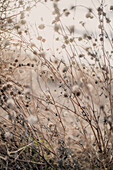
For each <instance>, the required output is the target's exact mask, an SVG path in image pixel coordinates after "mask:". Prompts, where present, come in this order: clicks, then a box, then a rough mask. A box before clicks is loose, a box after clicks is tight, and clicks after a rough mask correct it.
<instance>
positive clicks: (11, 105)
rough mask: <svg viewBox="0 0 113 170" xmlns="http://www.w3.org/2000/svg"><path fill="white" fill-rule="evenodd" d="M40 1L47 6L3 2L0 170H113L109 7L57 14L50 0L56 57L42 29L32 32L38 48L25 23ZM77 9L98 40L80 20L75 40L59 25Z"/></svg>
mask: <svg viewBox="0 0 113 170" xmlns="http://www.w3.org/2000/svg"><path fill="white" fill-rule="evenodd" d="M37 2H38V3H42V4H44V5H46V4H47V3H50V2H48V1H45V2H43V1H21V0H19V1H18V0H17V1H16V2H15V3H13V2H12V1H10V0H9V1H3V0H2V1H1V2H0V7H1V11H0V18H1V20H0V34H1V39H0V42H1V45H0V168H1V169H20V168H24V169H51V170H52V169H70V170H71V169H105V170H106V169H108V170H111V169H112V166H113V70H112V69H113V64H112V63H113V61H112V54H113V37H112V33H111V32H112V29H113V28H112V24H111V23H112V21H111V18H109V17H108V16H107V12H106V6H105V4H104V2H103V1H102V0H101V3H100V5H99V7H98V8H97V9H95V11H94V10H93V9H91V8H87V7H85V6H81V5H75V6H72V7H71V8H70V9H65V8H64V9H62V10H61V9H60V8H59V0H54V1H53V2H51V3H53V9H54V11H53V12H52V14H53V16H55V17H54V19H53V21H52V25H53V30H54V33H55V36H56V37H55V42H56V43H59V45H60V47H59V48H58V49H57V50H56V51H55V52H54V54H53V53H51V49H46V48H44V47H45V46H44V43H45V42H46V39H45V38H44V37H43V35H42V34H41V33H40V31H43V30H45V29H46V24H44V23H42V24H39V25H38V26H36V30H37V29H38V30H39V32H38V36H37V41H36V43H35V42H32V38H31V37H32V36H31V34H30V33H31V32H32V31H34V30H32V31H31V29H32V28H33V27H30V26H29V25H27V23H26V20H25V15H26V10H30V9H31V8H32V7H33V6H34V5H36V3H37ZM12 3H13V4H12ZM12 7H13V8H12ZM79 7H80V8H84V9H85V10H87V13H86V15H85V17H86V18H87V20H93V19H94V18H96V20H97V22H98V24H99V25H98V29H99V35H96V36H94V34H90V32H88V31H87V27H86V23H85V22H83V21H81V22H80V24H81V26H82V27H83V29H84V34H83V35H80V36H76V29H75V26H74V25H71V26H65V25H64V24H63V20H62V18H63V17H65V18H66V17H67V18H68V17H70V15H71V13H72V11H73V10H76V9H77V8H79ZM10 8H12V12H11V14H9V12H8V11H10ZM109 9H110V10H111V11H112V10H113V7H112V6H110V8H109ZM107 27H108V28H109V30H110V31H109V32H108V31H107ZM30 31H31V32H30ZM34 32H35V31H34ZM26 37H27V38H28V39H29V42H28V41H27V38H26ZM37 44H38V45H37ZM107 45H108V46H109V47H107ZM107 48H108V49H107ZM56 54H57V55H56ZM48 55H49V56H50V57H48ZM62 56H63V57H62Z"/></svg>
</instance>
